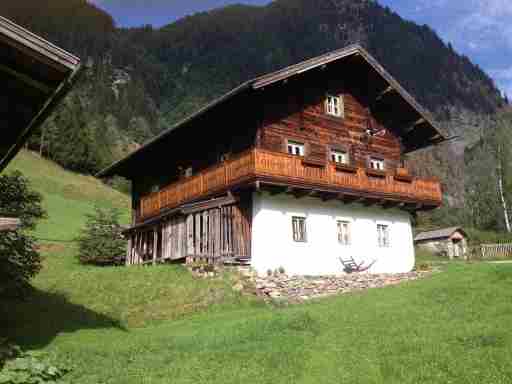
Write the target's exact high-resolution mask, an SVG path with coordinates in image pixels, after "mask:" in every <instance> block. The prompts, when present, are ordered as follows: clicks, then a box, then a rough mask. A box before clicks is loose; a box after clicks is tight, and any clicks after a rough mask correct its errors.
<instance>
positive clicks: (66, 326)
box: [0, 289, 125, 349]
mask: <svg viewBox="0 0 512 384" xmlns="http://www.w3.org/2000/svg"><path fill="white" fill-rule="evenodd" d="M100 328H116V329H119V330H125V328H124V327H123V326H122V325H121V324H120V322H119V321H118V320H116V319H113V318H111V317H108V316H106V315H103V314H100V313H97V312H94V311H92V310H90V309H88V308H86V307H84V306H83V305H79V304H74V303H72V302H70V301H69V300H68V299H67V297H66V296H65V295H64V294H62V293H58V292H46V291H41V290H38V289H34V290H33V291H32V292H31V294H30V295H29V296H28V297H27V298H26V299H24V300H0V337H7V338H8V339H9V340H11V341H13V342H15V343H18V344H20V345H21V346H23V347H24V348H27V349H36V348H41V347H44V346H46V345H48V344H49V343H50V342H51V341H52V340H53V339H54V338H55V337H56V336H57V335H58V334H60V333H70V332H75V331H78V330H81V329H100Z"/></svg>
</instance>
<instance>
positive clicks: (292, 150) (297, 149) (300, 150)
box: [288, 141, 304, 156]
mask: <svg viewBox="0 0 512 384" xmlns="http://www.w3.org/2000/svg"><path fill="white" fill-rule="evenodd" d="M288 153H289V154H290V155H295V156H304V144H302V143H298V142H296V141H288Z"/></svg>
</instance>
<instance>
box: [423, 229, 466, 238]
mask: <svg viewBox="0 0 512 384" xmlns="http://www.w3.org/2000/svg"><path fill="white" fill-rule="evenodd" d="M457 231H459V232H461V233H462V234H463V235H464V236H466V232H464V230H463V229H462V227H450V228H443V229H437V230H435V231H429V232H421V233H418V234H417V235H416V237H415V238H414V241H425V240H435V239H446V238H449V237H450V236H452V235H453V234H454V233H455V232H457Z"/></svg>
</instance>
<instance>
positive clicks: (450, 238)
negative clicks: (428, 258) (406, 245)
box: [414, 227, 468, 259]
mask: <svg viewBox="0 0 512 384" xmlns="http://www.w3.org/2000/svg"><path fill="white" fill-rule="evenodd" d="M414 243H415V244H416V246H417V247H419V248H423V249H425V250H428V251H429V252H433V253H435V254H437V255H440V256H445V257H449V258H450V259H453V258H464V257H465V256H466V254H467V251H468V245H467V243H468V236H467V234H466V232H464V230H463V229H462V228H461V227H450V228H443V229H437V230H435V231H429V232H421V233H418V234H417V235H416V237H415V238H414Z"/></svg>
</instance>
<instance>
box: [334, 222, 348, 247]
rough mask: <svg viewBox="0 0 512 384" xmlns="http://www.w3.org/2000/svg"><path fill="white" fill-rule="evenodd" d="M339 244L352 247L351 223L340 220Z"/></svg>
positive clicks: (338, 223)
mask: <svg viewBox="0 0 512 384" xmlns="http://www.w3.org/2000/svg"><path fill="white" fill-rule="evenodd" d="M337 225H338V242H339V243H340V244H342V245H350V222H349V221H343V220H338V221H337Z"/></svg>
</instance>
